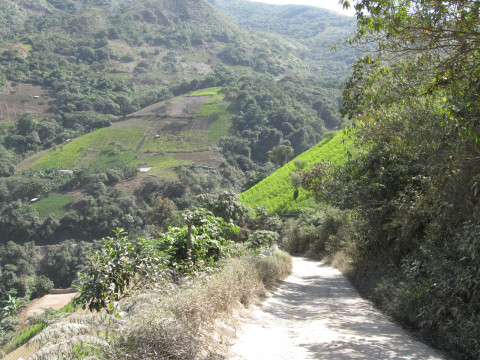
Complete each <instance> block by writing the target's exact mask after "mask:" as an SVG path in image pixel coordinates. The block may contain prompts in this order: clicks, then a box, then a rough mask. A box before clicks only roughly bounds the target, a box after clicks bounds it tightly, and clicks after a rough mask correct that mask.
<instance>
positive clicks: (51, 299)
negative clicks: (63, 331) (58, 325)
mask: <svg viewBox="0 0 480 360" xmlns="http://www.w3.org/2000/svg"><path fill="white" fill-rule="evenodd" d="M78 295H80V293H78V292H75V293H69V294H48V295H45V296H43V297H41V298H39V299H35V300H33V301H32V302H31V303H30V304H29V305H28V306H27V307H26V308H25V309H24V310H23V311H22V312H21V313H20V316H19V317H20V320H21V324H25V322H26V321H27V320H28V318H29V317H30V316H32V315H36V314H42V313H43V312H44V311H45V309H49V308H52V309H53V310H60V309H61V308H63V307H64V306H65V305H68V303H70V301H72V300H73V299H75V298H76V297H77V296H78Z"/></svg>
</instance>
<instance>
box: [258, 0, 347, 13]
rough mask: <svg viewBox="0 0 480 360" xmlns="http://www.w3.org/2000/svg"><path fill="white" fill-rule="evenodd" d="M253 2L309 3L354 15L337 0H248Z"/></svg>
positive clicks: (279, 3)
mask: <svg viewBox="0 0 480 360" xmlns="http://www.w3.org/2000/svg"><path fill="white" fill-rule="evenodd" d="M250 1H255V2H262V3H265V4H277V5H287V4H295V5H310V6H316V7H320V8H324V9H329V10H333V11H336V12H339V13H341V14H343V15H351V16H353V15H354V11H353V10H352V9H350V10H349V11H345V10H343V8H342V6H341V5H339V4H338V0H250Z"/></svg>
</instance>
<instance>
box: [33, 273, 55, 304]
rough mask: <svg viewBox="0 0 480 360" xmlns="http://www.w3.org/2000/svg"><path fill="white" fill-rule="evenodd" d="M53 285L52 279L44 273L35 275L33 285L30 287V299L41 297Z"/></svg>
mask: <svg viewBox="0 0 480 360" xmlns="http://www.w3.org/2000/svg"><path fill="white" fill-rule="evenodd" d="M53 287H54V284H53V281H52V280H50V279H49V278H48V277H46V276H45V275H40V276H36V277H35V280H34V284H33V287H32V289H31V294H30V297H31V298H32V299H35V298H39V297H42V296H44V295H46V294H48V292H49V291H50V290H51V289H53Z"/></svg>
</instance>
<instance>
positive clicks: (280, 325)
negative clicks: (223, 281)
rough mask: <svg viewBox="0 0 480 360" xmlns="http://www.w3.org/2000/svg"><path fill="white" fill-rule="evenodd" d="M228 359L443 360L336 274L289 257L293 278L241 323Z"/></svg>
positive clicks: (317, 263)
mask: <svg viewBox="0 0 480 360" xmlns="http://www.w3.org/2000/svg"><path fill="white" fill-rule="evenodd" d="M229 359H235V360H240V359H242V360H283V359H284V360H287V359H288V360H295V359H298V360H300V359H302V360H304V359H328V360H341V359H445V357H443V356H442V355H441V354H440V353H438V352H437V351H435V350H434V349H432V348H430V347H428V346H426V345H424V344H422V343H420V342H419V341H418V340H416V339H414V338H413V337H412V336H410V335H409V333H408V332H406V331H405V330H403V329H402V328H401V327H400V326H398V325H396V324H394V323H392V322H391V321H390V320H388V319H387V318H386V317H385V316H383V315H382V314H380V313H379V312H378V311H377V310H375V309H374V308H373V306H372V305H371V303H369V302H368V301H366V300H364V299H362V298H361V297H360V296H359V294H358V292H357V291H356V290H355V289H354V288H353V286H352V285H351V284H350V282H349V281H348V280H347V279H346V278H345V277H344V276H343V275H342V274H341V273H340V272H339V271H338V270H335V269H333V268H331V267H329V266H327V265H325V264H322V263H320V262H317V261H313V260H307V259H303V258H294V259H293V273H292V275H291V276H290V277H289V278H288V279H287V280H286V281H285V282H284V283H283V284H282V285H281V286H280V287H279V288H278V289H277V290H276V291H275V292H274V293H273V294H272V295H271V296H270V297H269V298H268V299H267V300H266V301H265V302H264V303H263V305H262V307H261V308H259V309H255V310H254V311H253V312H252V313H250V314H249V315H248V317H247V318H245V319H243V320H242V325H241V327H240V330H239V331H238V332H237V339H236V341H235V343H234V344H233V346H232V348H231V356H230V357H229Z"/></svg>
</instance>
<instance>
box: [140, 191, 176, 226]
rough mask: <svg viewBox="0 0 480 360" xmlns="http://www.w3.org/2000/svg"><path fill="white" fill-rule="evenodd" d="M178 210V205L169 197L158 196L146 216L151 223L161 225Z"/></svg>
mask: <svg viewBox="0 0 480 360" xmlns="http://www.w3.org/2000/svg"><path fill="white" fill-rule="evenodd" d="M176 212H177V206H176V205H175V203H174V202H173V201H172V200H170V199H169V198H164V197H162V196H157V197H156V198H155V200H154V201H153V204H152V206H151V207H150V208H149V209H148V210H147V212H146V216H147V219H148V222H149V223H151V224H155V225H159V226H161V225H162V224H163V222H164V221H165V220H167V219H168V218H170V217H172V216H173V215H174V214H175V213H176Z"/></svg>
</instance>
